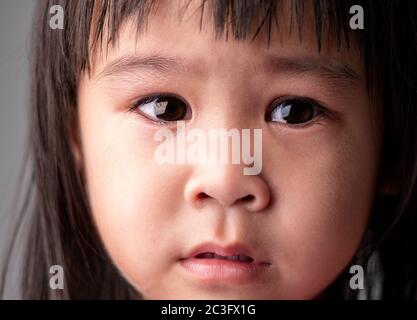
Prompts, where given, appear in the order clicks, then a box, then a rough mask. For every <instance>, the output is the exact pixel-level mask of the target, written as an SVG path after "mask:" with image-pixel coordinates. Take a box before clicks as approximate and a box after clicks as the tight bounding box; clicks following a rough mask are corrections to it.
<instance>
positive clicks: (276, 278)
mask: <svg viewBox="0 0 417 320" xmlns="http://www.w3.org/2000/svg"><path fill="white" fill-rule="evenodd" d="M178 7H179V2H178V1H170V2H167V3H165V4H164V6H160V7H159V8H158V10H156V11H155V12H154V13H153V14H152V15H151V16H150V18H149V23H148V27H147V29H146V30H145V31H144V32H142V33H139V34H137V33H136V32H135V31H134V30H135V29H134V28H135V27H134V23H132V21H128V22H126V23H125V25H124V27H123V28H122V29H121V30H120V38H119V42H118V45H117V46H114V47H110V48H109V51H108V53H107V54H104V53H102V52H96V55H95V57H94V59H93V72H92V74H91V76H88V74H87V73H85V74H83V75H82V77H81V80H80V83H79V89H78V106H77V107H78V121H77V122H78V125H79V131H80V136H79V139H78V140H77V139H74V140H75V141H74V152H75V153H76V156H77V159H78V162H79V165H80V167H82V168H83V171H84V172H85V179H86V185H87V189H88V194H89V200H90V204H91V208H92V214H93V217H94V221H95V223H96V225H97V228H98V230H99V233H100V236H101V238H102V240H103V243H104V245H105V247H106V249H107V250H108V253H109V255H110V256H111V258H112V259H113V261H114V263H115V265H116V266H117V267H118V268H119V270H120V271H121V273H122V274H123V276H124V277H126V279H127V280H128V281H129V282H130V283H131V284H132V285H133V286H134V287H135V288H136V289H137V291H138V293H140V295H141V296H142V298H145V299H313V298H316V297H318V296H320V294H321V293H322V292H323V290H325V288H326V287H327V286H329V285H330V284H331V283H332V282H333V281H334V280H335V279H336V277H337V276H338V275H339V274H340V273H341V272H342V270H343V269H344V268H346V267H347V266H349V263H350V261H351V259H352V257H353V256H354V254H355V252H356V250H357V249H358V246H359V244H360V241H361V239H362V237H363V235H364V232H365V230H366V225H367V221H368V218H369V214H370V212H371V209H372V205H373V198H374V194H375V191H376V181H377V172H378V163H379V156H380V146H381V134H380V132H381V129H380V126H379V123H380V120H379V117H378V116H377V114H378V113H377V112H372V110H373V106H372V105H371V103H370V100H369V98H368V94H367V91H366V86H365V76H364V71H363V66H362V62H361V60H360V57H359V54H358V51H357V50H355V49H354V48H351V49H350V50H347V49H345V48H344V47H342V49H341V50H340V51H337V50H336V49H335V48H334V46H333V45H327V42H325V44H324V47H323V49H322V51H321V53H319V52H318V49H317V43H316V39H315V35H314V34H313V33H312V32H313V30H314V28H313V26H312V25H311V23H309V21H308V20H309V19H308V17H307V18H306V20H307V21H306V23H305V27H304V31H303V41H302V42H300V41H299V38H298V35H297V33H295V34H293V35H292V36H290V37H288V34H287V33H286V30H285V28H283V30H284V31H282V30H281V35H287V36H282V37H281V40H280V41H279V40H278V39H279V36H278V35H279V33H278V32H276V30H275V33H273V39H272V41H271V44H270V46H269V47H267V45H266V44H267V36H266V35H265V34H264V33H261V34H260V35H259V37H258V38H256V39H255V41H253V42H251V41H250V40H246V41H237V40H234V39H233V37H232V36H230V35H229V38H228V40H227V41H225V38H224V37H223V38H221V39H217V40H216V39H215V35H214V31H213V27H212V25H211V20H210V17H209V14H208V13H206V14H205V15H204V20H203V29H202V30H201V31H200V30H199V23H200V19H199V15H198V14H193V13H194V12H195V8H192V7H193V5H191V7H190V8H189V9H188V10H187V13H186V14H185V17H184V18H183V19H182V20H179V19H178V16H177V14H176V12H177V11H178ZM207 12H208V11H207ZM284 12H288V11H284ZM284 20H285V19H284ZM283 25H286V21H284V22H283ZM310 31H311V32H310ZM274 36H275V38H274ZM149 55H153V56H154V57H155V55H158V56H162V57H168V58H169V63H167V65H166V67H165V68H159V69H158V70H154V69H152V68H151V67H149V64H148V66H147V67H144V66H143V65H139V64H138V63H137V62H138V61H137V60H135V57H136V58H138V57H144V56H149ZM123 57H124V58H123ZM116 61H117V63H115V62H116ZM174 61H175V64H174ZM126 62H129V63H130V64H129V66H128V68H123V63H126ZM346 68H347V69H348V70H351V71H353V72H354V74H355V75H352V74H351V76H349V74H348V72H343V70H345V71H346ZM157 93H171V94H175V95H176V96H178V97H181V99H183V100H184V101H185V102H186V103H187V104H188V106H189V109H190V110H188V111H187V112H188V113H187V114H188V118H187V119H186V120H185V121H186V124H187V128H190V129H192V128H200V129H203V130H208V129H209V128H225V129H226V130H229V129H232V128H237V129H239V130H240V129H243V128H246V129H262V140H263V161H262V172H261V173H260V174H259V175H254V176H245V175H243V174H242V168H243V166H244V165H243V164H240V165H238V164H223V165H220V164H219V165H211V166H204V165H197V164H196V165H190V164H181V165H159V164H157V163H156V162H155V161H154V151H155V148H156V147H157V146H158V144H159V143H160V142H157V141H155V140H154V135H155V132H157V130H160V129H161V128H162V127H164V128H167V127H168V128H173V130H174V127H175V122H173V123H168V124H165V125H163V124H160V123H156V122H153V121H150V120H149V117H146V115H145V114H144V113H141V112H138V110H135V111H129V110H130V109H131V107H132V104H134V102H135V101H137V100H139V99H141V98H143V97H146V96H148V95H153V94H157ZM287 97H304V98H308V99H311V100H314V101H317V102H318V103H320V104H321V105H322V106H323V107H325V108H326V110H327V111H328V114H327V115H322V116H318V117H315V118H314V119H313V120H311V121H309V122H308V123H307V124H304V125H300V126H294V125H288V124H286V123H281V122H278V121H269V120H268V119H267V117H266V115H267V114H268V112H269V110H270V108H271V104H272V103H273V102H274V101H276V100H277V99H286V98H287ZM248 196H249V197H248ZM208 241H209V242H214V243H217V244H220V245H227V244H230V243H236V242H239V243H243V244H245V245H246V246H248V247H250V248H251V250H252V251H253V252H256V254H258V255H259V256H262V257H263V258H264V259H266V260H268V261H269V262H270V266H269V268H268V270H267V271H265V272H264V273H262V274H260V275H259V277H257V278H255V279H253V280H252V281H246V282H243V283H228V282H227V281H224V282H212V283H210V282H209V283H207V282H203V281H200V280H199V279H197V278H195V277H193V276H192V275H191V274H190V273H189V272H187V271H186V270H185V269H184V268H183V267H182V266H181V264H180V263H179V259H181V258H182V257H184V256H185V255H187V253H189V252H190V250H192V249H193V248H195V246H196V245H198V244H200V243H204V242H208ZM138 297H139V295H138Z"/></svg>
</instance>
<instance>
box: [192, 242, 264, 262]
mask: <svg viewBox="0 0 417 320" xmlns="http://www.w3.org/2000/svg"><path fill="white" fill-rule="evenodd" d="M202 253H214V254H216V255H219V256H224V257H226V256H245V257H249V258H250V259H251V260H248V259H245V260H246V261H247V262H263V263H266V261H262V258H261V257H259V256H258V255H257V254H256V253H255V252H253V251H252V250H250V249H249V248H248V247H247V246H246V245H244V244H241V243H232V244H227V245H220V244H216V243H212V242H206V243H203V244H200V245H197V246H195V247H194V248H193V249H191V250H190V251H189V253H188V254H187V255H186V257H185V259H188V258H194V257H196V256H197V255H199V254H202Z"/></svg>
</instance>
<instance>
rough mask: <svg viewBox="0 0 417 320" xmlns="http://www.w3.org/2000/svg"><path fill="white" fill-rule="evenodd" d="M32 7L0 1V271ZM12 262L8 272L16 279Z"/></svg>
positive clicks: (12, 292)
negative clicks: (10, 270)
mask: <svg viewBox="0 0 417 320" xmlns="http://www.w3.org/2000/svg"><path fill="white" fill-rule="evenodd" d="M35 5H36V0H0V270H1V269H2V268H3V265H4V261H3V254H4V251H5V247H6V245H7V241H8V237H10V230H11V228H10V227H11V223H12V218H13V213H14V209H13V204H14V199H15V198H16V196H17V192H16V188H17V181H18V177H19V173H20V170H21V167H22V165H23V154H24V151H25V147H26V141H27V132H28V122H27V121H28V111H29V108H28V105H29V94H28V93H29V65H28V57H29V48H30V32H31V25H32V16H33V8H34V6H35ZM16 261H17V260H16ZM16 261H15V262H14V263H13V265H12V271H13V272H12V273H13V274H14V275H15V276H18V273H19V272H18V268H17V266H18V262H16ZM7 283H8V285H7V290H6V296H5V298H17V297H18V290H17V289H18V288H17V286H16V285H15V284H16V283H17V282H16V281H14V279H13V277H12V278H8V282H7ZM0 298H1V297H0Z"/></svg>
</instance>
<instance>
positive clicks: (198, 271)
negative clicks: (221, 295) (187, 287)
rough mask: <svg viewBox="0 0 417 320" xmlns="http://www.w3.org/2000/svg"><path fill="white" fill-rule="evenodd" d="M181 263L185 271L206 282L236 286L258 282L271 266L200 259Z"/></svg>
mask: <svg viewBox="0 0 417 320" xmlns="http://www.w3.org/2000/svg"><path fill="white" fill-rule="evenodd" d="M180 263H181V265H182V266H183V267H184V268H185V270H187V271H188V272H189V273H191V274H192V275H193V276H194V277H196V278H198V279H200V280H202V281H204V282H207V283H216V282H225V281H227V282H228V283H235V284H241V283H245V282H251V281H256V280H257V279H259V278H260V277H261V276H262V275H263V274H264V273H265V272H266V271H267V270H268V267H269V266H270V264H269V263H260V262H250V263H248V262H239V261H233V260H225V259H199V258H187V259H182V260H180Z"/></svg>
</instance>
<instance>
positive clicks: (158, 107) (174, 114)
mask: <svg viewBox="0 0 417 320" xmlns="http://www.w3.org/2000/svg"><path fill="white" fill-rule="evenodd" d="M130 110H131V111H133V110H137V111H138V112H140V113H142V114H143V115H144V116H145V117H147V118H149V119H150V120H152V121H154V122H162V123H165V122H172V121H179V120H185V118H186V116H187V111H188V106H187V104H186V103H185V102H184V101H182V100H180V99H179V98H177V97H174V96H169V95H167V96H161V95H159V96H151V97H147V98H145V99H142V100H139V101H138V102H136V103H135V105H134V106H133V107H132V108H131V109H130Z"/></svg>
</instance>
